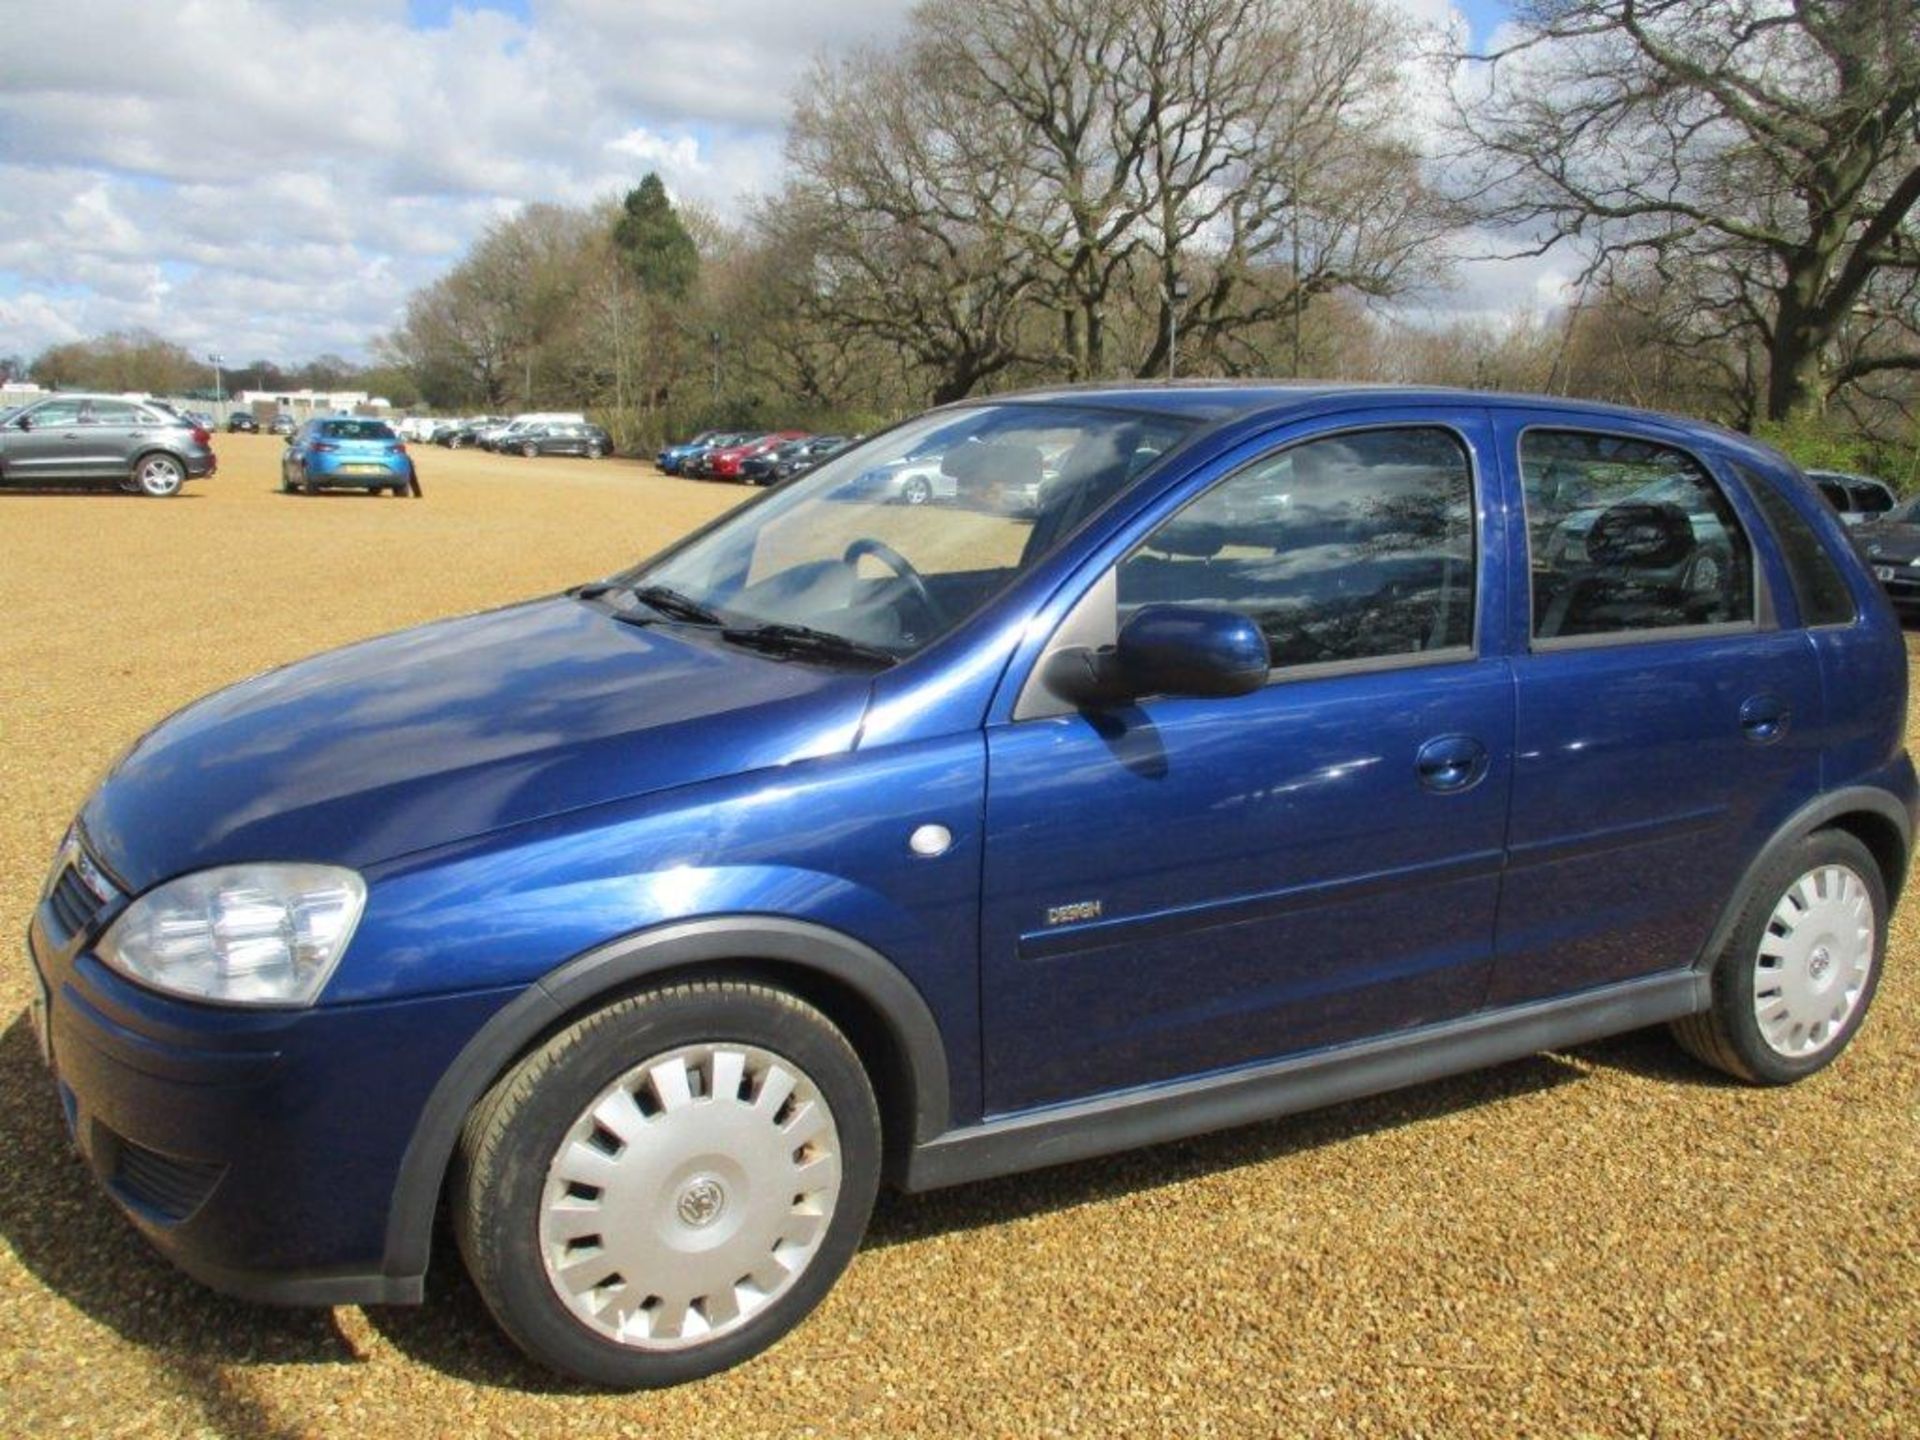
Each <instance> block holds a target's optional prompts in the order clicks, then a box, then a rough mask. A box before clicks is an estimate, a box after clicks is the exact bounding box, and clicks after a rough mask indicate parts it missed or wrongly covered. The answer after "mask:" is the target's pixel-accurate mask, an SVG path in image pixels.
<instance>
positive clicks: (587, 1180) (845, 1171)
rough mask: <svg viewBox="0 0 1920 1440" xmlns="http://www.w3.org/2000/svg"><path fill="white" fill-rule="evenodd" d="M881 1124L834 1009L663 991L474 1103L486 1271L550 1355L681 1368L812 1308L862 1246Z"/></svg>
mask: <svg viewBox="0 0 1920 1440" xmlns="http://www.w3.org/2000/svg"><path fill="white" fill-rule="evenodd" d="M879 1170H880V1122H879V1114H878V1111H877V1108H876V1106H875V1103H874V1097H873V1091H872V1089H871V1087H870V1086H869V1084H868V1082H867V1077H866V1072H865V1071H864V1070H863V1069H862V1068H861V1065H860V1061H859V1059H858V1057H857V1056H856V1055H855V1054H854V1052H853V1050H852V1048H851V1047H850V1046H849V1045H848V1044H847V1041H846V1039H845V1037H844V1036H842V1035H841V1033H840V1032H839V1031H838V1030H837V1029H835V1028H834V1026H833V1025H832V1024H831V1022H829V1021H828V1020H827V1019H826V1017H825V1016H823V1015H822V1014H820V1012H819V1011H817V1010H815V1009H813V1007H811V1006H809V1005H807V1004H806V1003H804V1002H803V1001H801V1000H798V999H796V998H795V997H794V996H792V995H789V994H787V993H785V992H783V991H779V990H774V989H770V988H768V987H765V986H760V985H752V984H745V983H736V982H728V981H707V982H699V983H691V984H683V985H675V986H672V987H670V988H664V989H660V990H653V991H647V992H644V993H642V994H639V995H635V996H631V997H629V998H627V999H623V1000H620V1001H617V1002H615V1003H614V1004H612V1005H609V1006H607V1007H606V1008H605V1009H603V1010H599V1011H596V1012H595V1013H593V1014H591V1015H588V1016H586V1017H585V1018H584V1019H581V1020H579V1021H577V1022H575V1023H574V1024H572V1025H570V1026H568V1027H567V1028H566V1029H564V1030H562V1031H561V1032H560V1033H559V1034H557V1035H555V1036H554V1037H553V1038H552V1039H551V1040H549V1041H548V1042H547V1043H546V1044H545V1045H542V1046H541V1047H540V1048H539V1049H537V1050H535V1051H534V1052H533V1053H532V1054H531V1055H529V1056H527V1057H526V1059H524V1060H523V1061H521V1062H520V1064H518V1065H517V1066H515V1067H514V1068H513V1069H512V1070H510V1071H509V1072H508V1073H507V1074H506V1075H504V1076H503V1077H502V1078H501V1079H500V1081H499V1082H498V1083H497V1084H496V1085H495V1086H494V1087H493V1089H492V1090H491V1091H489V1092H488V1094H487V1095H486V1097H485V1098H484V1099H482V1101H481V1102H480V1104H479V1105H477V1106H476V1107H475V1108H474V1111H473V1113H472V1114H471V1115H470V1116H469V1117H468V1121H467V1126H466V1131H465V1134H464V1136H463V1138H462V1144H461V1158H460V1167H459V1173H458V1176H457V1186H458V1188H457V1190H456V1192H455V1228H456V1232H457V1234H458V1237H459V1242H460V1248H461V1252H462V1254H463V1255H464V1256H465V1259H466V1262H467V1268H468V1270H469V1271H470V1272H471V1273H472V1275H473V1278H474V1282H475V1284H476V1285H477V1287H478V1288H479V1290H480V1293H481V1295H482V1296H483V1297H484V1298H485V1299H486V1302H487V1305H488V1307H489V1308H490V1309H491V1310H492V1312H493V1314H494V1316H495V1318H497V1319H498V1320H499V1322H500V1324H501V1325H502V1327H503V1328H505V1330H506V1331H507V1333H508V1334H510V1335H511V1336H512V1337H513V1338H514V1340H515V1341H517V1342H518V1343H519V1344H520V1346H521V1347H522V1348H523V1349H525V1350H526V1351H527V1353H528V1354H530V1355H532V1356H533V1357H534V1358H535V1359H537V1360H539V1361H541V1362H542V1363H543V1364H546V1365H549V1366H551V1367H553V1368H554V1369H556V1370H560V1371H563V1372H565V1373H567V1374H570V1375H574V1376H577V1377H579V1378H581V1379H585V1380H589V1381H592V1382H595V1383H597V1384H602V1385H611V1386H618V1387H623V1388H626V1387H651V1386H659V1385H671V1384H677V1383H679V1382H681V1381H684V1380H691V1379H695V1378H697V1377H698V1376H701V1375H706V1374H710V1373H712V1372H713V1371H716V1370H720V1369H724V1368H725V1367H727V1366H729V1365H734V1364H737V1363H738V1362H740V1361H742V1360H745V1359H747V1358H748V1357H749V1356H751V1355H754V1354H757V1353H758V1352H759V1351H761V1350H763V1349H765V1348H766V1347H767V1346H769V1345H771V1344H772V1343H773V1342H774V1341H775V1340H777V1339H779V1337H780V1336H781V1335H783V1334H785V1333H786V1332H787V1330H789V1329H790V1328H792V1327H793V1326H794V1325H795V1324H797V1323H798V1322H799V1321H800V1320H801V1319H802V1318H803V1317H804V1316H805V1315H806V1314H807V1313H808V1312H809V1311H811V1310H812V1309H813V1307H814V1306H815V1305H817V1304H818V1303H819V1301H820V1300H821V1298H822V1297H823V1296H824V1295H825V1294H826V1292H827V1291H828V1289H829V1288H831V1286H832V1284H833V1282H834V1280H835V1279H836V1278H837V1277H838V1276H839V1274H840V1272H841V1270H842V1269H844V1268H845V1266H846V1264H847V1261H848V1260H849V1259H850V1258H851V1257H852V1255H853V1252H854V1250H855V1249H856V1248H857V1246H858V1245H859V1242H860V1237H861V1234H862V1232H863V1231H864V1230H865V1228H866V1223H867V1216H868V1214H869V1212H870V1211H871V1209H872V1205H873V1197H874V1191H875V1189H876V1187H877V1185H878V1180H879Z"/></svg>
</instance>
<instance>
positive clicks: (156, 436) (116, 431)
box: [0, 394, 219, 498]
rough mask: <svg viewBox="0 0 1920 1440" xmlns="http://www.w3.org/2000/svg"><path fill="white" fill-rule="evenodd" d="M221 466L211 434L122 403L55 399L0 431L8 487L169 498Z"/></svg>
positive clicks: (14, 417) (27, 409)
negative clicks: (102, 487)
mask: <svg viewBox="0 0 1920 1440" xmlns="http://www.w3.org/2000/svg"><path fill="white" fill-rule="evenodd" d="M218 464H219V462H218V461H217V460H216V458H215V457H214V453H213V434H212V432H211V431H210V430H208V428H207V427H206V426H204V425H195V424H193V423H191V422H190V421H188V420H186V419H184V418H183V417H182V416H180V415H177V414H175V413H174V412H173V411H172V410H169V409H167V408H166V407H165V406H162V405H157V404H151V403H148V402H145V401H140V400H128V399H126V398H125V397H124V396H120V395H82V394H59V395H52V396H49V397H48V398H47V399H45V400H38V401H35V402H34V403H32V404H30V405H23V406H21V407H20V408H19V409H18V410H15V411H14V412H13V413H12V414H10V415H8V416H7V418H6V421H5V424H4V425H0V484H6V485H72V484H94V483H103V484H104V483H110V484H115V485H118V486H119V487H120V488H121V489H123V490H126V491H129V492H137V493H139V494H143V495H151V496H154V497H156V498H161V497H166V496H171V495H177V494H179V493H180V489H181V487H182V486H183V485H185V484H186V482H187V481H189V480H196V479H201V478H204V477H205V476H208V475H211V474H213V473H214V471H215V469H216V468H218Z"/></svg>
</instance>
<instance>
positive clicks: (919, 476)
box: [853, 451, 959, 505]
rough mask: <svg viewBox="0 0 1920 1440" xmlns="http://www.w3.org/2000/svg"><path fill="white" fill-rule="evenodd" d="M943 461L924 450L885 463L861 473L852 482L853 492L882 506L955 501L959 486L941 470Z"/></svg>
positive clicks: (936, 454)
mask: <svg viewBox="0 0 1920 1440" xmlns="http://www.w3.org/2000/svg"><path fill="white" fill-rule="evenodd" d="M940 459H941V457H940V455H939V453H938V452H936V453H933V454H928V453H926V452H925V451H921V452H919V453H917V454H909V455H900V456H896V457H894V458H892V459H888V460H884V461H882V462H881V463H879V464H877V465H870V466H868V467H867V468H866V469H864V470H862V471H861V472H860V474H859V475H858V476H857V477H856V478H855V480H854V482H853V484H854V489H855V491H856V493H857V494H858V495H859V496H860V497H861V498H863V499H871V500H874V501H877V502H879V503H882V504H893V505H925V504H926V503H927V502H928V501H930V500H952V499H954V498H955V497H956V496H957V495H958V493H959V490H958V486H957V485H956V483H955V481H954V478H953V476H952V475H951V474H948V473H946V472H944V471H943V470H942V469H941V466H940Z"/></svg>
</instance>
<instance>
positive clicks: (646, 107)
mask: <svg viewBox="0 0 1920 1440" xmlns="http://www.w3.org/2000/svg"><path fill="white" fill-rule="evenodd" d="M1388 3H1390V4H1393V5H1395V6H1396V7H1397V8H1399V9H1400V10H1402V11H1404V12H1405V13H1406V14H1407V15H1408V16H1409V17H1410V18H1411V19H1413V20H1414V21H1416V22H1418V23H1421V24H1438V25H1448V24H1459V23H1461V21H1460V16H1459V12H1458V9H1457V7H1456V4H1455V3H1453V0H1388ZM910 9H911V4H910V0H839V3H836V4H834V5H832V6H805V5H795V4H793V3H792V0H534V10H533V17H534V18H533V19H532V20H531V21H524V20H520V19H516V18H515V17H514V16H512V15H509V14H504V13H502V12H500V11H498V10H494V9H488V8H463V7H462V4H460V3H456V5H455V7H454V8H453V9H452V10H451V12H450V14H449V15H448V18H447V21H446V23H445V24H444V25H436V26H434V27H433V28H430V29H414V28H412V26H411V25H410V24H409V20H408V12H409V5H408V0H324V3H322V0H178V3H175V4H168V5H161V4H154V3H152V0H63V3H62V4H60V5H57V6H56V5H50V4H24V5H16V6H14V7H12V9H11V10H10V11H9V12H8V18H7V23H6V27H5V29H6V44H5V45H4V47H0V197H3V198H0V352H16V351H17V352H25V353H28V354H31V353H33V352H35V351H37V350H39V349H41V348H43V347H44V346H46V345H48V344H53V343H57V342H60V341H64V340H69V339H72V338H75V337H76V336H79V335H87V334H95V333H98V332H100V331H103V330H107V329H114V328H124V327H127V326H133V325H144V326H148V327H150V328H152V329H154V330H157V331H159V332H160V333H162V334H164V335H167V336H169V337H171V338H175V339H178V340H179V341H181V343H183V344H186V345H189V346H191V347H193V348H195V349H218V350H220V351H221V352H222V353H224V354H227V355H229V356H230V357H231V356H237V355H247V356H249V357H251V356H254V355H262V356H271V357H273V358H275V359H281V360H298V359H301V358H304V357H306V356H310V355H312V354H315V353H318V352H320V351H323V350H334V351H339V352H342V353H346V354H349V355H355V354H363V353H364V352H365V347H366V345H367V344H368V342H369V341H370V340H371V339H372V338H373V337H374V336H376V335H377V334H379V333H380V332H381V331H383V330H386V329H389V328H391V326H392V325H393V324H394V323H395V321H396V320H397V319H398V317H399V315H400V313H401V311H402V308H403V307H404V305H405V302H406V299H407V297H408V295H409V294H410V293H411V292H412V291H413V290H414V289H416V288H417V287H419V286H421V285H423V284H425V283H427V282H429V281H431V280H432V279H434V278H435V277H436V276H438V275H439V274H442V273H444V271H445V270H446V269H447V268H448V267H449V266H450V265H452V264H453V263H454V262H455V261H456V260H457V259H458V257H459V256H460V255H461V254H462V253H463V252H464V251H465V249H466V247H467V246H468V245H469V244H470V243H471V242H472V240H473V239H474V238H475V236H477V235H478V233H479V232H480V231H481V230H482V229H483V228H484V227H485V226H486V225H487V224H488V223H489V222H491V221H493V220H495V219H497V218H499V217H500V216H502V215H503V214H507V213H511V211H512V210H514V209H515V208H517V207H518V206H520V205H524V204H528V203H532V202H536V201H559V202H563V203H571V204H583V203H588V202H591V201H594V200H598V199H602V198H605V197H608V196H612V195H618V194H619V193H621V192H622V191H623V190H625V189H626V188H628V187H629V186H631V185H633V184H634V183H635V182H636V181H637V180H638V179H639V177H640V175H642V174H643V173H645V171H647V170H649V169H654V170H657V171H659V173H660V174H661V176H662V178H663V179H664V180H665V181H666V183H667V186H668V188H669V190H670V191H671V192H672V193H673V194H674V196H675V197H676V199H679V200H681V201H691V202H696V203H699V204H701V205H704V206H707V207H710V208H713V209H717V210H720V211H722V212H724V211H725V210H727V209H728V208H730V207H732V206H734V205H735V204H737V203H738V202H739V201H740V199H741V198H742V197H743V196H748V195H752V194H755V193H767V192H770V191H772V190H773V189H774V188H776V187H777V185H778V184H779V181H780V177H781V173H782V160H781V144H782V134H781V127H782V124H783V122H784V119H785V116H786V114H787V111H788V107H789V104H790V99H791V96H792V94H793V92H794V90H795V88H796V87H797V86H799V85H802V84H804V83H805V78H806V75H807V73H808V71H809V69H810V67H811V66H812V65H813V64H814V63H815V61H816V60H817V59H818V58H819V57H821V56H823V55H840V54H846V53H848V52H849V51H850V50H851V49H852V48H853V47H856V46H860V45H865V44H886V43H888V42H890V41H891V40H892V39H894V38H895V37H897V36H898V34H899V33H900V32H901V30H902V28H903V27H904V25H905V23H906V18H907V16H908V14H909V12H910ZM77 36H84V37H85V41H86V43H85V44H75V43H74V41H75V37H77ZM1427 105H1428V101H1427V98H1426V92H1424V91H1423V92H1422V94H1421V98H1420V100H1419V103H1418V104H1417V105H1416V106H1415V107H1414V109H1415V113H1416V114H1417V115H1420V116H1424V114H1425V113H1426V109H1427ZM1420 123H1421V124H1422V125H1424V120H1422V121H1421V122H1420ZM1525 283H1527V284H1532V283H1534V281H1533V279H1532V278H1529V279H1527V281H1526V282H1525ZM1497 288H1498V287H1481V286H1480V285H1479V284H1478V282H1476V281H1472V280H1469V281H1467V282H1466V283H1465V286H1464V288H1463V293H1465V294H1470V295H1472V296H1474V297H1476V298H1475V302H1474V303H1476V304H1477V298H1478V297H1479V296H1480V295H1481V293H1482V290H1483V289H1485V290H1487V292H1488V293H1487V298H1489V299H1491V298H1492V295H1491V291H1492V290H1493V289H1497ZM1443 303H1451V302H1443Z"/></svg>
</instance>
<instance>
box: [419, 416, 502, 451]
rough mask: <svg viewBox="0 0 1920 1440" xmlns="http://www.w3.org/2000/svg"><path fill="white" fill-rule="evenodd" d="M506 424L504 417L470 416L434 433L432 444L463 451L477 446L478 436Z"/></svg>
mask: <svg viewBox="0 0 1920 1440" xmlns="http://www.w3.org/2000/svg"><path fill="white" fill-rule="evenodd" d="M506 423H507V417H506V416H504V415H470V416H468V417H467V418H466V419H465V420H455V421H452V422H450V423H449V424H447V425H446V426H444V427H442V428H440V429H437V430H435V431H434V435H433V438H434V443H436V444H439V445H444V446H446V447H447V448H448V449H449V450H460V449H464V448H465V447H467V446H469V445H478V444H479V443H480V436H481V435H482V434H483V433H484V432H486V431H488V430H491V429H493V428H494V427H495V426H499V425H504V424H506Z"/></svg>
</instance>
